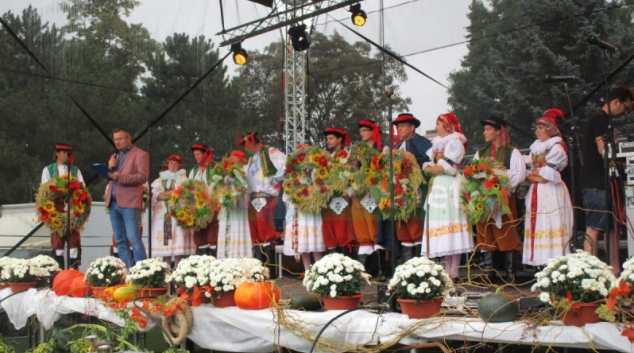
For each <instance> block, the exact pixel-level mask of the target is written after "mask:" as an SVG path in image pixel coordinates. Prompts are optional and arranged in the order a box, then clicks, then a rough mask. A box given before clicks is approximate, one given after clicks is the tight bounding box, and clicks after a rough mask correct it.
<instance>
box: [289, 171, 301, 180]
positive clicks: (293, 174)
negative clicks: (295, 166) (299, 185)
mask: <svg viewBox="0 0 634 353" xmlns="http://www.w3.org/2000/svg"><path fill="white" fill-rule="evenodd" d="M290 176H291V179H298V178H299V173H298V172H292V173H291V174H290Z"/></svg>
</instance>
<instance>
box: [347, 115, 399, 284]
mask: <svg viewBox="0 0 634 353" xmlns="http://www.w3.org/2000/svg"><path fill="white" fill-rule="evenodd" d="M359 135H360V136H361V142H362V144H363V145H364V146H365V147H366V148H374V149H376V150H378V151H379V152H380V151H381V149H382V146H381V125H379V124H377V123H375V122H374V121H372V120H361V121H360V122H359ZM350 211H351V213H352V226H353V228H354V234H355V236H356V238H357V242H358V243H359V261H360V262H361V263H363V264H365V261H366V259H367V258H368V256H369V255H372V254H374V253H376V254H377V259H378V265H379V275H378V280H379V281H384V280H385V279H386V278H385V273H386V272H385V270H386V268H385V265H386V261H387V259H386V256H387V254H386V252H385V249H386V248H387V249H390V250H391V249H392V243H391V237H389V236H386V237H384V238H387V239H381V238H379V236H378V235H379V218H380V211H379V209H378V207H377V205H376V203H375V202H374V200H372V198H371V197H370V195H369V193H368V194H366V195H365V197H363V198H362V199H359V197H357V196H356V195H353V196H352V205H351V207H350ZM381 223H388V222H384V221H381ZM383 234H384V235H391V232H384V233H383Z"/></svg>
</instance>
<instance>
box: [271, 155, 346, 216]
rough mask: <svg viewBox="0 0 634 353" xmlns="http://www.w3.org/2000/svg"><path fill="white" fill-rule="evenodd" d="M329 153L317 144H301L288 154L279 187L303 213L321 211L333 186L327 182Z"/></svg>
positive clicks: (330, 159) (330, 195)
mask: <svg viewBox="0 0 634 353" xmlns="http://www.w3.org/2000/svg"><path fill="white" fill-rule="evenodd" d="M331 161H332V156H331V155H330V153H328V152H327V151H325V150H323V149H321V148H319V147H311V146H304V147H301V148H298V149H297V150H295V151H294V152H293V153H291V154H289V155H288V157H287V159H286V174H285V175H284V182H283V183H282V187H283V188H284V192H285V193H286V195H287V196H288V199H289V200H290V201H291V203H293V204H294V205H296V206H297V208H298V210H299V211H300V212H303V213H313V214H315V213H320V212H321V210H322V209H324V208H326V207H328V203H329V202H330V198H331V197H332V195H333V193H334V191H335V188H334V187H333V185H329V181H330V179H329V176H330V168H329V164H330V162H331Z"/></svg>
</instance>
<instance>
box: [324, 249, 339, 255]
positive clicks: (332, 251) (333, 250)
mask: <svg viewBox="0 0 634 353" xmlns="http://www.w3.org/2000/svg"><path fill="white" fill-rule="evenodd" d="M337 250H338V249H337V248H329V249H328V250H326V254H328V255H330V254H336V253H338V252H339V251H337Z"/></svg>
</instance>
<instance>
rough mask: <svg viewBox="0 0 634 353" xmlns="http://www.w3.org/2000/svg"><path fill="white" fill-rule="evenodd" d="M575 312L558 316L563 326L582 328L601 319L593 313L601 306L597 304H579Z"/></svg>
mask: <svg viewBox="0 0 634 353" xmlns="http://www.w3.org/2000/svg"><path fill="white" fill-rule="evenodd" d="M579 305H580V307H579V309H577V310H576V311H574V312H573V311H568V312H565V313H562V314H561V315H560V317H561V322H563V324H564V325H565V326H584V325H585V324H594V323H596V322H600V321H601V318H600V317H599V314H597V313H595V311H596V310H597V309H598V308H599V306H601V304H599V303H581V304H579Z"/></svg>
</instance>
